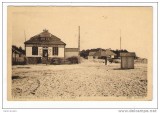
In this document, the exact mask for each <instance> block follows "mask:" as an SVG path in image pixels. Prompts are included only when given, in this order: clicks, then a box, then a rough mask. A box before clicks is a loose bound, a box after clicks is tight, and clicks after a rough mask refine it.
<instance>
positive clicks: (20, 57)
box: [12, 46, 25, 65]
mask: <svg viewBox="0 0 160 113" xmlns="http://www.w3.org/2000/svg"><path fill="white" fill-rule="evenodd" d="M24 61H25V54H24V52H22V51H20V50H19V49H18V48H17V47H16V46H12V64H13V65H14V64H23V63H24Z"/></svg>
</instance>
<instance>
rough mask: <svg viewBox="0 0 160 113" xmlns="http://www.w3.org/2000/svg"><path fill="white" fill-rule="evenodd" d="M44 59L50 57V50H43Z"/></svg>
mask: <svg viewBox="0 0 160 113" xmlns="http://www.w3.org/2000/svg"><path fill="white" fill-rule="evenodd" d="M43 57H48V50H46V49H44V50H43Z"/></svg>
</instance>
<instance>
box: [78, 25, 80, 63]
mask: <svg viewBox="0 0 160 113" xmlns="http://www.w3.org/2000/svg"><path fill="white" fill-rule="evenodd" d="M78 33H79V34H78V52H79V53H78V54H79V55H78V57H79V58H78V63H80V26H78Z"/></svg>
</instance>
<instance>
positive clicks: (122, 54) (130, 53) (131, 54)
mask: <svg viewBox="0 0 160 113" xmlns="http://www.w3.org/2000/svg"><path fill="white" fill-rule="evenodd" d="M120 56H121V57H123V56H127V57H134V56H136V54H135V52H129V53H120Z"/></svg>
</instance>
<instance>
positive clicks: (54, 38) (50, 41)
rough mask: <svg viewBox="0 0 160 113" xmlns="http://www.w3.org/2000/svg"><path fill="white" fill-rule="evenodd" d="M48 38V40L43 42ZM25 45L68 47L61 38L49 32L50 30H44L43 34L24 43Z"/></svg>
mask: <svg viewBox="0 0 160 113" xmlns="http://www.w3.org/2000/svg"><path fill="white" fill-rule="evenodd" d="M44 38H46V39H47V40H43V39H44ZM24 44H49V45H52V44H54V45H56V44H58V45H66V44H65V43H64V42H63V41H61V39H60V38H58V37H57V36H55V35H53V34H51V33H49V32H48V30H43V32H41V33H39V34H37V35H35V36H33V37H31V38H30V39H29V40H27V41H26V42H24Z"/></svg>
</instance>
